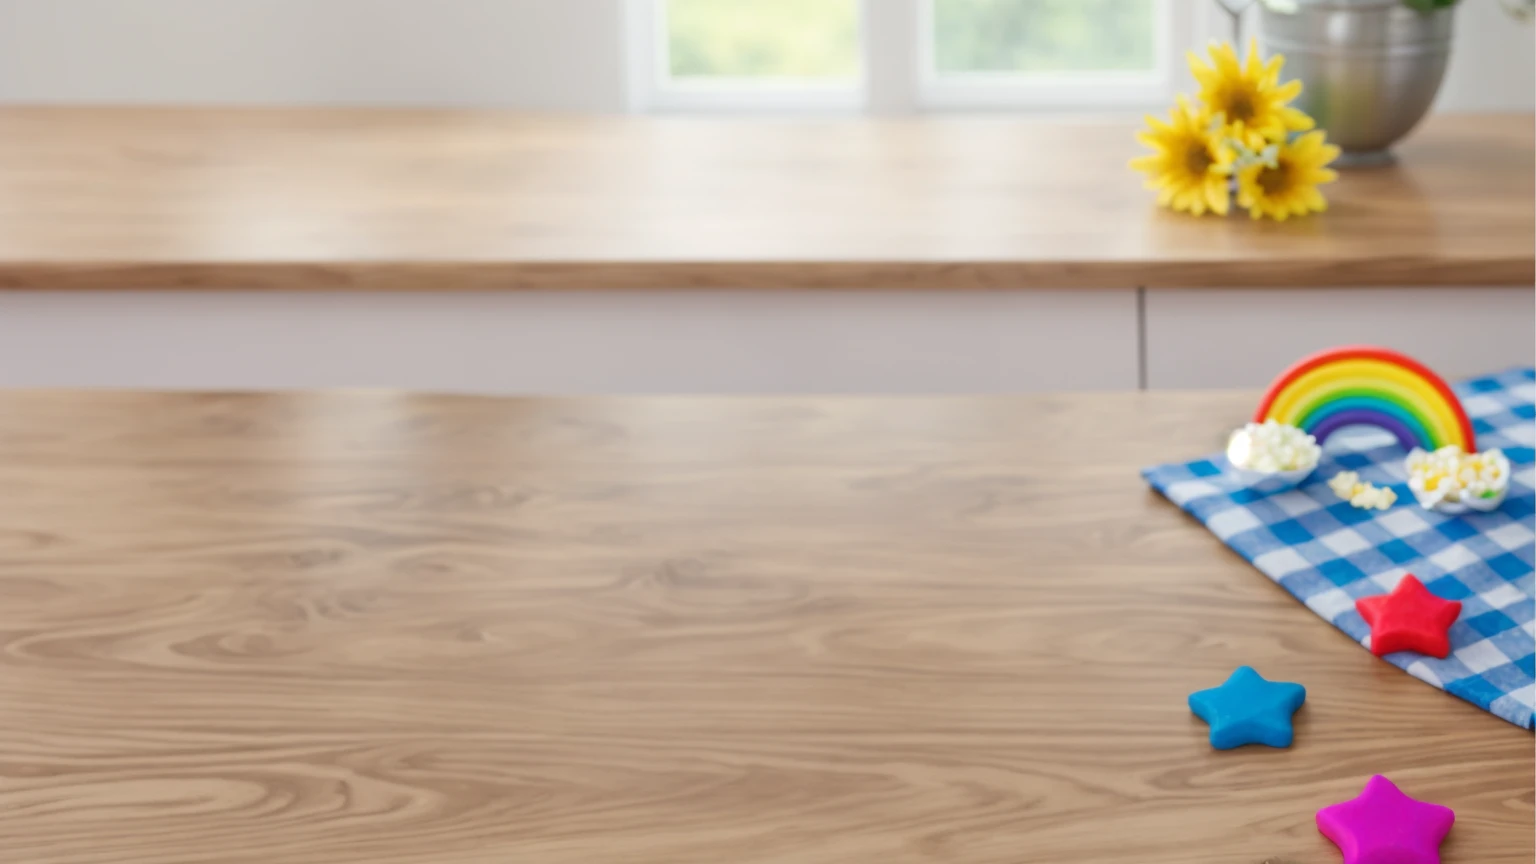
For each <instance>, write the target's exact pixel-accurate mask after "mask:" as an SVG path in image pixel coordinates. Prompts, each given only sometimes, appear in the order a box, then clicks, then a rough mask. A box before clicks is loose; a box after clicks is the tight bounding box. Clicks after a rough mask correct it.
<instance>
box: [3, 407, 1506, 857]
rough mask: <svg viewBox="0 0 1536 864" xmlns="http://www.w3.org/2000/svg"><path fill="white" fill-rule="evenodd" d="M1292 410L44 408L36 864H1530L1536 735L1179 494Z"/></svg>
mask: <svg viewBox="0 0 1536 864" xmlns="http://www.w3.org/2000/svg"><path fill="white" fill-rule="evenodd" d="M1252 401H1253V396H1252V395H1251V394H1217V395H1209V394H1207V395H1185V394H1158V395H1147V394H1141V395H1123V396H1105V395H1096V396H1057V397H1038V398H1016V399H1001V398H999V399H986V398H953V399H900V400H884V401H881V400H859V399H762V400H723V399H692V400H690V399H632V400H625V399H587V400H488V399H475V398H462V397H422V396H411V395H403V394H398V393H389V392H371V393H342V394H327V395H203V396H197V395H153V394H134V393H127V394H108V393H95V394H82V393H69V392H47V391H40V392H34V393H21V394H6V395H3V396H0V489H3V495H0V600H3V602H0V644H3V646H4V652H3V654H0V846H3V857H4V860H6V861H16V862H27V864H95V862H101V864H108V862H110V864H150V862H153V864H194V862H196V864H202V862H228V864H257V862H261V864H321V862H326V864H364V862H367V864H406V862H409V864H493V862H495V864H501V862H539V864H567V862H569V864H593V862H624V864H641V862H644V864H653V862H654V864H721V862H744V864H745V862H751V864H758V862H762V864H766V862H773V864H791V862H793V864H844V862H850V861H879V862H886V864H907V862H963V864H1015V862H1053V864H1078V862H1082V864H1087V862H1094V864H1175V862H1177V864H1232V862H1252V864H1258V862H1261V861H1276V862H1294V864H1310V862H1334V861H1337V860H1338V858H1337V855H1336V853H1335V852H1334V851H1333V850H1332V848H1331V847H1330V846H1329V844H1328V843H1327V842H1326V841H1325V840H1323V839H1322V838H1321V837H1320V836H1319V835H1318V834H1317V832H1316V830H1315V828H1314V827H1313V821H1312V819H1313V812H1314V811H1315V810H1316V809H1317V808H1318V807H1320V806H1322V805H1325V804H1328V803H1332V802H1334V801H1338V800H1342V799H1344V798H1348V797H1351V796H1353V795H1354V794H1355V793H1356V792H1357V791H1358V790H1359V788H1360V786H1361V785H1362V784H1363V783H1364V781H1365V780H1366V778H1367V777H1368V776H1369V775H1371V774H1373V773H1377V772H1381V773H1386V774H1389V775H1390V776H1391V777H1393V778H1394V779H1395V780H1396V781H1397V782H1399V783H1400V784H1402V785H1403V786H1404V787H1405V788H1406V789H1407V790H1408V791H1409V792H1410V793H1412V794H1414V795H1417V796H1420V797H1423V798H1427V799H1431V800H1434V801H1438V802H1442V803H1444V804H1448V805H1451V806H1452V807H1454V808H1455V809H1456V811H1457V814H1458V820H1457V825H1456V828H1455V830H1454V831H1453V832H1452V834H1451V840H1450V843H1449V845H1448V846H1447V848H1446V859H1445V860H1446V862H1447V864H1463V862H1477V864H1528V862H1529V861H1530V860H1531V858H1532V855H1533V848H1532V833H1533V819H1532V798H1533V776H1532V772H1533V768H1532V739H1531V735H1530V733H1528V732H1525V731H1522V730H1520V729H1518V728H1516V727H1514V726H1512V725H1509V724H1507V723H1505V722H1504V721H1501V720H1498V719H1496V718H1494V717H1493V716H1491V715H1489V714H1486V713H1483V712H1481V711H1479V710H1477V709H1475V708H1473V707H1472V706H1471V705H1468V704H1466V703H1464V702H1462V701H1460V700H1457V699H1455V698H1453V697H1450V696H1447V695H1445V694H1444V693H1441V692H1439V691H1437V690H1434V689H1432V688H1430V687H1428V686H1426V685H1424V684H1422V683H1420V682H1418V681H1415V680H1413V679H1412V678H1410V677H1408V676H1407V675H1404V674H1403V673H1401V672H1399V671H1398V670H1396V669H1394V668H1392V667H1390V666H1388V665H1387V664H1385V663H1382V662H1379V661H1377V660H1375V659H1373V658H1372V657H1371V656H1370V655H1369V654H1367V653H1366V652H1364V651H1363V650H1361V649H1360V648H1359V646H1357V645H1355V644H1353V643H1352V642H1350V641H1349V640H1348V639H1347V638H1346V637H1345V636H1343V635H1342V634H1340V633H1339V632H1337V631H1336V630H1334V629H1333V628H1332V627H1329V626H1328V625H1327V624H1326V623H1324V622H1323V621H1321V620H1319V619H1318V618H1317V617H1316V616H1314V615H1313V614H1312V613H1311V612H1309V611H1307V610H1306V609H1305V608H1303V607H1302V606H1301V605H1300V604H1298V603H1296V602H1295V601H1294V600H1292V599H1291V598H1290V597H1288V596H1287V595H1286V594H1285V593H1284V592H1283V591H1281V590H1280V589H1279V588H1278V587H1277V586H1275V585H1273V584H1272V583H1270V582H1269V581H1268V580H1266V579H1265V578H1264V577H1263V576H1261V575H1260V574H1259V573H1257V572H1255V571H1254V570H1252V569H1251V568H1250V567H1248V566H1247V565H1245V564H1244V563H1243V562H1241V561H1240V560H1238V559H1237V557H1236V556H1234V555H1232V554H1230V553H1228V552H1227V551H1225V550H1224V549H1223V548H1222V547H1221V546H1220V545H1219V544H1218V543H1217V542H1216V541H1215V540H1214V539H1213V538H1212V537H1211V536H1210V535H1209V534H1207V533H1206V532H1205V531H1204V530H1202V529H1201V528H1200V527H1199V526H1198V525H1196V524H1195V523H1194V522H1192V521H1190V520H1189V519H1188V518H1186V517H1184V516H1183V515H1182V514H1180V513H1179V512H1178V511H1177V510H1176V509H1175V508H1173V507H1172V506H1170V505H1168V504H1167V503H1166V502H1164V501H1162V500H1161V499H1159V498H1157V497H1156V496H1154V495H1153V494H1152V493H1150V492H1148V491H1147V490H1146V489H1145V488H1144V487H1143V485H1142V483H1141V481H1140V480H1139V478H1138V477H1137V474H1136V469H1137V468H1138V467H1139V466H1142V465H1144V464H1147V463H1150V462H1153V461H1157V460H1162V459H1165V458H1170V457H1175V456H1179V455H1184V454H1189V453H1192V452H1199V451H1202V450H1204V449H1207V448H1210V447H1212V446H1214V444H1215V443H1216V441H1217V440H1218V439H1219V437H1220V433H1221V432H1222V430H1224V429H1226V428H1228V427H1230V426H1231V425H1233V424H1234V423H1236V422H1237V421H1239V420H1240V419H1241V418H1242V416H1243V415H1244V414H1245V413H1246V411H1247V409H1248V408H1249V407H1250V406H1251V405H1252ZM1244 663H1247V664H1252V665H1254V666H1256V667H1258V668H1259V669H1260V670H1262V671H1263V672H1265V673H1266V674H1268V675H1271V676H1273V677H1275V678H1280V679H1288V680H1297V681H1301V682H1303V683H1305V684H1306V685H1307V687H1308V691H1309V698H1308V702H1307V705H1306V707H1305V708H1303V709H1302V711H1301V713H1300V714H1299V715H1298V717H1299V720H1298V723H1299V726H1298V736H1297V739H1298V743H1297V745H1296V746H1295V747H1294V748H1293V749H1291V750H1287V751H1277V750H1264V749H1257V750H1256V749H1251V748H1250V749H1244V750H1239V751H1233V752H1227V753H1217V752H1213V751H1212V750H1211V749H1210V748H1209V747H1208V746H1207V745H1206V743H1205V728H1204V726H1203V725H1202V724H1201V723H1200V722H1199V721H1197V720H1196V719H1195V718H1194V717H1192V716H1191V715H1190V713H1189V710H1188V709H1187V708H1186V707H1185V696H1186V694H1188V693H1189V692H1190V691H1192V690H1195V689H1198V688H1203V687H1207V686H1212V685H1214V684H1217V683H1219V682H1220V681H1221V680H1222V678H1223V677H1224V676H1225V675H1226V674H1227V673H1228V672H1230V671H1231V670H1232V668H1233V667H1235V666H1237V665H1239V664H1244Z"/></svg>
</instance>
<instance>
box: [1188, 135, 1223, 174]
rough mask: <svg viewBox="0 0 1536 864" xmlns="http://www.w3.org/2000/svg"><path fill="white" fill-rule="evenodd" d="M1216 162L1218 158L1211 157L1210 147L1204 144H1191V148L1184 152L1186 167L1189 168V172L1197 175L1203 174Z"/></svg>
mask: <svg viewBox="0 0 1536 864" xmlns="http://www.w3.org/2000/svg"><path fill="white" fill-rule="evenodd" d="M1215 163H1216V160H1215V159H1212V158H1211V151H1210V148H1208V147H1206V146H1205V145H1204V144H1200V143H1194V144H1190V145H1189V149H1188V150H1186V151H1185V153H1184V167H1186V168H1188V169H1189V173H1191V174H1194V175H1196V176H1199V175H1203V174H1204V173H1205V172H1206V169H1208V168H1210V167H1211V166H1212V165H1214V164H1215Z"/></svg>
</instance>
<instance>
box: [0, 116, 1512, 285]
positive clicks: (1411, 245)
mask: <svg viewBox="0 0 1536 864" xmlns="http://www.w3.org/2000/svg"><path fill="white" fill-rule="evenodd" d="M1133 131H1134V130H1133V127H1132V126H1131V125H1128V124H1125V123H1107V122H1099V123H1090V122H1076V123H1066V122H1061V121H1042V120H1039V119H1019V118H1009V117H923V118H909V119H873V118H819V119H792V120H785V119H776V120H770V119H761V118H756V119H746V118H737V119H729V120H720V119H697V118H654V117H627V118H626V117H586V118H557V117H539V116H525V115H517V114H502V113H495V112H485V111H446V112H428V111H399V110H380V109H354V110H338V109H256V108H246V109H233V108H219V109H187V108H182V109H172V108H41V107H31V108H28V107H11V108H3V109H0V288H5V287H9V288H46V289H53V288H60V289H63V288H102V289H110V288H178V287H182V288H254V289H266V288H272V289H318V290H344V289H367V290H448V289H466V290H505V289H518V288H576V289H581V288H660V289H673V288H689V287H698V288H786V289H794V288H809V289H814V288H916V289H942V288H997V289H1018V288H1077V287H1088V288H1092V287H1101V288H1103V287H1107V288H1120V289H1127V288H1134V287H1138V286H1147V287H1206V286H1217V287H1246V286H1280V287H1297V286H1303V287H1307V286H1336V285H1387V286H1415V285H1463V286H1466V285H1518V286H1520V287H1522V288H1525V289H1529V288H1530V286H1531V284H1532V282H1533V280H1536V255H1533V247H1536V243H1533V241H1532V236H1533V232H1536V216H1533V211H1536V203H1533V202H1536V180H1533V178H1536V170H1533V164H1536V148H1533V144H1532V141H1533V134H1532V120H1531V116H1530V115H1528V114H1527V115H1505V116H1481V117H1479V116H1471V117H1468V116H1464V115H1460V116H1446V117H1434V118H1431V119H1430V120H1428V121H1427V122H1426V123H1425V124H1424V126H1423V128H1421V129H1419V130H1417V131H1416V132H1415V133H1414V134H1413V136H1412V137H1410V138H1409V139H1408V140H1407V141H1406V142H1404V143H1403V144H1402V146H1401V147H1400V154H1401V157H1402V161H1401V164H1399V165H1397V166H1394V167H1390V168H1385V169H1375V170H1356V171H1351V172H1348V173H1346V174H1345V175H1344V176H1343V177H1342V178H1341V180H1340V181H1339V182H1338V183H1337V184H1334V185H1332V186H1330V187H1329V188H1328V190H1327V193H1328V196H1329V199H1330V200H1331V202H1332V207H1331V209H1330V211H1329V212H1328V213H1327V214H1326V215H1323V216H1319V217H1314V218H1308V219H1300V220H1294V221H1290V222H1286V223H1275V222H1253V221H1251V220H1249V219H1248V218H1246V216H1242V217H1236V216H1234V217H1233V218H1230V219H1214V218H1212V219H1196V218H1192V217H1189V216H1184V215H1180V214H1173V213H1167V212H1163V211H1159V210H1158V209H1157V208H1156V207H1155V206H1154V204H1153V195H1152V194H1151V193H1150V192H1148V191H1146V190H1145V189H1143V188H1142V185H1141V179H1140V177H1139V176H1138V175H1136V174H1134V173H1133V172H1131V171H1130V170H1129V169H1128V168H1127V166H1126V163H1127V161H1128V160H1129V159H1130V158H1131V157H1132V156H1134V155H1136V153H1137V152H1138V148H1139V145H1138V144H1137V143H1136V142H1135V140H1134V138H1133V135H1132V133H1133Z"/></svg>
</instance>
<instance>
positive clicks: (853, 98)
mask: <svg viewBox="0 0 1536 864" xmlns="http://www.w3.org/2000/svg"><path fill="white" fill-rule="evenodd" d="M632 2H634V3H635V4H636V6H635V7H634V8H637V9H640V10H642V11H641V12H640V13H638V14H637V15H636V16H635V17H634V20H635V21H636V26H635V29H634V33H635V34H636V36H635V41H634V43H633V44H634V46H635V47H634V49H633V50H634V57H635V58H636V60H635V62H634V64H633V66H632V68H633V69H635V70H637V71H636V72H635V73H634V74H636V75H637V76H638V78H637V80H638V81H639V82H640V86H639V88H638V89H637V91H636V94H637V95H636V99H637V103H636V104H637V105H639V106H640V107H642V108H649V109H657V110H725V111H730V110H781V109H782V110H800V109H813V110H814V109H830V110H842V111H848V110H858V109H859V108H860V107H869V106H872V105H875V104H878V105H879V106H881V109H882V110H891V109H892V108H893V107H894V109H895V110H902V108H906V109H908V110H925V109H937V110H945V109H967V108H1062V109H1082V108H1094V107H1100V108H1102V107H1111V106H1119V107H1135V108H1145V107H1150V106H1152V105H1155V104H1159V103H1161V102H1164V101H1166V100H1167V98H1168V92H1169V88H1170V85H1171V81H1172V76H1171V73H1170V68H1171V60H1170V58H1171V57H1173V56H1175V55H1176V53H1177V49H1178V48H1179V46H1180V43H1178V42H1177V41H1176V40H1177V38H1178V37H1176V36H1175V35H1174V34H1175V33H1177V32H1182V31H1184V30H1188V29H1192V28H1191V27H1190V25H1188V22H1187V21H1186V20H1183V19H1180V18H1179V17H1178V16H1179V14H1182V13H1176V12H1175V10H1176V8H1177V7H1178V6H1179V4H1176V3H1175V2H1174V0H632ZM873 94H878V96H877V95H873Z"/></svg>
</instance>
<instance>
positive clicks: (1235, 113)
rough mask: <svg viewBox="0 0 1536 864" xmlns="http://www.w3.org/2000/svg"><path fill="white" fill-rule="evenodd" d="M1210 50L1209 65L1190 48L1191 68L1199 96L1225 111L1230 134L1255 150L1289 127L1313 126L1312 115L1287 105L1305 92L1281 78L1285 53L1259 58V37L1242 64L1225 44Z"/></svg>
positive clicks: (1217, 111)
mask: <svg viewBox="0 0 1536 864" xmlns="http://www.w3.org/2000/svg"><path fill="white" fill-rule="evenodd" d="M1210 54H1211V64H1210V65H1209V66H1207V65H1206V64H1205V63H1204V62H1203V61H1202V60H1201V59H1200V57H1199V55H1197V54H1195V53H1194V52H1190V54H1189V69H1190V71H1191V72H1194V73H1195V80H1196V81H1198V82H1200V101H1201V102H1203V103H1204V104H1205V107H1206V108H1208V109H1210V111H1211V113H1212V114H1217V115H1220V116H1221V118H1222V120H1223V121H1224V122H1225V123H1226V129H1225V134H1226V135H1227V136H1228V137H1231V138H1235V139H1237V140H1238V141H1239V142H1241V143H1242V144H1243V145H1244V146H1246V147H1250V148H1252V149H1255V150H1257V149H1259V148H1260V147H1263V146H1264V144H1265V143H1266V142H1271V141H1279V140H1281V139H1283V138H1285V136H1286V134H1287V133H1289V132H1304V131H1306V130H1308V129H1311V128H1312V126H1313V125H1314V124H1313V122H1312V118H1311V117H1308V116H1307V115H1306V114H1305V113H1303V112H1302V111H1300V110H1297V109H1295V108H1292V107H1290V106H1289V105H1287V104H1286V103H1287V102H1290V101H1291V100H1292V99H1295V98H1296V97H1297V96H1299V95H1301V82H1300V81H1288V82H1286V83H1285V84H1281V83H1280V68H1281V67H1282V66H1284V65H1285V58H1284V57H1283V56H1281V55H1279V54H1276V55H1275V56H1273V57H1271V58H1269V62H1268V63H1266V62H1264V61H1262V60H1260V59H1259V45H1258V42H1256V41H1255V42H1250V43H1248V59H1247V61H1246V62H1243V63H1239V62H1238V59H1237V52H1236V51H1234V50H1232V46H1231V45H1228V44H1226V43H1222V44H1220V45H1212V46H1211V48H1210Z"/></svg>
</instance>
